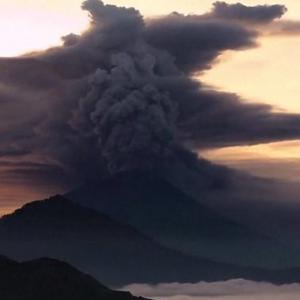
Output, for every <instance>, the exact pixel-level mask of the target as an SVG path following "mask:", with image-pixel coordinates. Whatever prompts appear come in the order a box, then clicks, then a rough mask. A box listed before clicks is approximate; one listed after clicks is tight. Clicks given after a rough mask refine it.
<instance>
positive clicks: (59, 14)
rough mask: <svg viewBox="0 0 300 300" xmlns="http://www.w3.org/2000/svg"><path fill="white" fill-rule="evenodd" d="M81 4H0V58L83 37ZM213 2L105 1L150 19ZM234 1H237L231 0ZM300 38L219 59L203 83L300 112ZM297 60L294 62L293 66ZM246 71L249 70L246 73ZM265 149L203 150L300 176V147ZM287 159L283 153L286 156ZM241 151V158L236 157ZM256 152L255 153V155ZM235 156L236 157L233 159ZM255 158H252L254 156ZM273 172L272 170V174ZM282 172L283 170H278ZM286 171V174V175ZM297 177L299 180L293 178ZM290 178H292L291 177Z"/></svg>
mask: <svg viewBox="0 0 300 300" xmlns="http://www.w3.org/2000/svg"><path fill="white" fill-rule="evenodd" d="M81 2H82V1H81V0H66V1H63V2H61V1H58V0H53V1H42V0H29V1H24V0H14V1H10V0H2V1H1V3H0V36H1V47H0V56H16V55H19V54H22V53H24V52H28V51H32V50H36V49H45V48H47V47H49V46H53V45H58V44H61V37H62V36H64V35H67V34H68V33H70V32H74V33H80V32H81V31H82V30H84V29H85V28H87V26H88V22H89V20H88V17H87V14H86V13H85V12H83V11H82V10H81V8H80V6H81ZM213 2H214V1H208V0H204V1H201V3H200V2H199V1H197V0H184V1H181V0H176V1H173V0H172V1H171V0H169V1H168V0H162V1H159V4H158V3H157V4H155V5H153V1H146V0H145V1H137V0H131V1H129V0H128V1H127V0H119V1H106V3H110V4H116V5H122V6H127V7H130V6H133V7H135V8H137V9H139V10H140V11H141V12H142V13H143V14H144V15H146V16H154V15H162V14H167V13H170V12H172V11H179V12H181V13H185V14H201V13H204V12H207V11H208V10H209V9H210V8H211V5H212V3H213ZM227 2H228V3H235V2H236V1H227ZM243 3H244V4H246V5H258V4H265V3H266V4H274V3H275V2H274V1H270V0H267V1H266V0H265V1H263V3H262V2H261V1H254V0H248V1H247V0H245V1H243ZM283 4H284V5H286V6H287V8H288V12H287V14H286V15H285V17H284V18H286V19H294V20H297V19H300V13H299V11H300V3H299V1H297V0H288V1H284V3H283ZM299 54H300V37H299V36H290V37H278V36H276V37H265V38H262V39H260V47H259V48H255V49H248V50H247V51H241V52H236V51H234V53H231V52H227V53H224V54H223V55H222V57H221V58H219V61H220V63H219V64H217V65H215V66H214V67H213V68H212V69H211V70H207V71H205V72H204V74H202V75H201V80H203V81H204V82H205V83H207V84H209V85H213V86H215V87H216V88H218V89H220V90H223V91H228V92H234V93H238V94H240V95H241V96H243V97H244V99H245V101H247V100H248V101H252V102H253V101H255V102H259V103H268V104H271V105H274V106H275V108H276V109H278V110H285V111H290V112H300V101H299V98H300V86H299V84H298V78H299V76H300V65H299V64H298V63H297V61H298V57H299ZM293 62H294V63H293ZM245 69H247V72H245ZM278 147H279V149H280V150H276V151H274V149H275V148H277V144H275V145H271V146H266V147H264V146H263V147H261V146H259V147H251V148H248V147H242V148H236V147H235V148H234V149H231V148H230V149H222V150H217V151H216V152H214V151H213V152H211V151H209V152H204V153H203V155H205V157H207V158H209V159H212V160H215V161H217V162H219V163H223V164H229V165H233V166H234V167H236V168H240V169H245V170H247V171H250V172H253V173H254V174H258V175H262V176H265V175H266V176H268V175H269V174H271V175H273V176H275V177H279V178H282V174H283V173H282V172H281V171H279V172H276V170H275V172H274V168H272V167H271V168H269V166H267V168H262V167H259V168H255V165H257V164H256V163H255V162H254V161H253V159H254V160H255V159H256V158H257V160H261V159H264V158H266V157H270V158H271V159H272V162H270V163H271V165H274V163H275V164H276V166H277V167H278V166H279V167H280V166H282V168H284V169H286V168H288V169H289V170H290V169H291V168H292V169H293V171H291V174H292V177H293V179H294V178H297V179H298V178H299V177H300V174H299V167H298V164H296V165H295V164H291V163H290V156H291V155H292V156H293V158H295V156H296V159H300V154H299V155H298V154H296V155H295V153H297V152H298V153H299V151H298V149H299V147H300V144H298V143H297V142H295V143H292V144H291V143H287V144H285V143H284V144H283V145H278ZM283 148H284V153H286V155H283V156H282V155H279V151H280V153H282V152H283V150H282V149H283ZM236 152H239V155H238V157H236V156H235V153H236ZM250 152H251V154H250ZM231 154H232V155H231ZM249 154H250V155H249ZM270 169H271V170H272V171H271V172H270V171H269V170H270ZM276 169H277V170H279V169H280V168H276ZM286 173H288V172H286V171H284V175H286ZM295 173H296V177H295V176H294V175H295ZM288 175H289V174H288Z"/></svg>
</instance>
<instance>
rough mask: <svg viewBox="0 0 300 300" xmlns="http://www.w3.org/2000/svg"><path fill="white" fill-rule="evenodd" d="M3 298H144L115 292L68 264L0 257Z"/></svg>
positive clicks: (0, 290) (118, 299)
mask: <svg viewBox="0 0 300 300" xmlns="http://www.w3.org/2000/svg"><path fill="white" fill-rule="evenodd" d="M0 299H1V300H138V299H139V300H142V299H143V298H138V297H133V296H132V295H131V294H130V293H127V292H115V291H112V290H110V289H108V288H107V287H105V286H103V285H101V284H100V283H98V282H97V281H96V280H95V279H93V278H92V277H90V276H88V275H85V274H83V273H81V272H79V271H78V270H76V269H75V268H73V267H71V266H70V265H68V264H67V263H64V262H61V261H56V260H52V259H45V258H44V259H39V260H35V261H28V262H24V263H17V262H15V261H12V260H9V259H8V258H6V257H3V256H1V257H0Z"/></svg>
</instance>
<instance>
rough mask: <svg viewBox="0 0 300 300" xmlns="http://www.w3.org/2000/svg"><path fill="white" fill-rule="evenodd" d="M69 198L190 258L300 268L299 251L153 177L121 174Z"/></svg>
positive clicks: (149, 175)
mask: <svg viewBox="0 0 300 300" xmlns="http://www.w3.org/2000/svg"><path fill="white" fill-rule="evenodd" d="M66 197H68V198H69V199H71V200H72V201H74V202H76V203H78V204H81V205H83V206H87V207H91V208H93V209H95V210H98V211H101V212H104V213H105V214H107V215H109V216H110V217H111V218H112V219H113V220H115V221H117V222H119V223H121V224H128V225H130V226H132V227H134V228H136V229H138V230H140V231H141V232H143V233H145V234H146V235H147V236H149V237H150V238H151V239H153V240H155V241H157V242H158V243H160V244H162V245H164V246H166V247H169V248H172V249H176V250H178V251H181V252H183V253H185V254H188V255H192V256H197V257H200V258H203V257H205V258H208V259H212V260H215V261H220V262H226V263H232V264H237V265H243V266H255V267H263V268H285V267H293V266H297V265H300V258H299V255H298V253H297V251H296V250H295V251H294V250H292V249H290V248H288V247H285V246H284V245H282V244H281V243H279V242H277V241H274V240H272V239H270V238H269V237H266V236H264V235H263V234H260V233H259V232H256V231H253V230H251V229H250V228H247V227H245V226H244V225H241V224H239V223H237V222H236V221H232V220H230V219H228V218H226V217H223V216H221V215H220V214H219V213H217V212H215V211H213V210H212V209H210V208H208V207H206V206H205V205H203V204H200V203H198V202H197V201H195V200H194V199H192V198H190V197H189V196H187V195H186V194H185V193H183V192H182V191H181V190H179V189H178V188H176V187H174V186H173V185H172V184H170V183H169V182H167V181H166V180H164V179H163V178H160V177H159V176H156V174H153V173H146V172H138V171H132V172H122V173H118V174H116V175H115V176H112V177H109V178H107V179H103V180H99V181H93V182H89V183H87V184H85V185H83V186H81V187H80V188H79V189H76V190H74V191H72V192H70V193H68V194H67V195H66Z"/></svg>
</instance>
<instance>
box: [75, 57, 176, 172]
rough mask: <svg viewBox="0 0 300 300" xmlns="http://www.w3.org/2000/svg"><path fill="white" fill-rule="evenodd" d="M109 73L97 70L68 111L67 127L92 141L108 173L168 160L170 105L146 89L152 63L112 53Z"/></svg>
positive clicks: (162, 95)
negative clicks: (101, 156) (87, 136)
mask: <svg viewBox="0 0 300 300" xmlns="http://www.w3.org/2000/svg"><path fill="white" fill-rule="evenodd" d="M111 63H112V67H111V69H110V70H108V71H107V70H103V69H98V70H97V71H96V73H95V74H94V75H93V76H92V77H91V79H90V90H89V92H88V93H87V95H86V96H85V97H83V98H81V99H80V101H79V107H78V108H77V109H76V110H74V112H73V117H72V119H71V122H70V123H71V125H72V127H73V128H74V129H76V130H78V131H79V132H80V134H81V135H95V136H97V139H98V145H99V149H101V152H102V155H103V156H104V158H106V159H107V161H108V164H109V169H110V170H111V171H113V172H115V171H120V170H126V169H131V168H144V167H146V168H151V165H152V163H153V162H154V161H157V160H160V159H162V158H164V157H166V156H167V155H168V147H169V143H170V141H172V139H173V130H174V125H175V120H176V103H175V102H173V101H171V99H170V98H169V95H168V93H167V92H164V91H160V90H159V89H158V88H156V87H155V85H153V84H151V81H152V80H151V78H152V77H154V76H155V75H154V68H155V65H156V59H155V57H154V56H153V55H151V54H149V53H139V55H138V56H136V57H134V56H132V55H130V54H128V53H117V54H114V55H112V57H111Z"/></svg>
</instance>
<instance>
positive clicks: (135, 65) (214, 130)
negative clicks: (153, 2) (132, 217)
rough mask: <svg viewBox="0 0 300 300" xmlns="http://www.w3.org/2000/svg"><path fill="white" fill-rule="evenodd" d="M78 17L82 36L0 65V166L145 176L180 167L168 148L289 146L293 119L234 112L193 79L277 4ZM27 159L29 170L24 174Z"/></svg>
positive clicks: (239, 44) (294, 134)
mask: <svg viewBox="0 0 300 300" xmlns="http://www.w3.org/2000/svg"><path fill="white" fill-rule="evenodd" d="M82 8H83V9H84V10H86V11H88V12H89V14H90V19H91V22H90V27H89V28H88V29H87V30H86V31H85V32H83V33H82V34H81V35H76V34H70V35H68V36H66V37H64V38H63V41H64V45H63V46H62V47H56V48H52V49H48V50H46V51H41V52H38V53H33V54H29V55H27V56H24V57H21V58H17V59H11V60H9V61H8V60H5V59H4V60H1V59H0V66H1V72H0V105H1V110H0V118H1V120H2V122H1V123H0V141H1V144H0V156H5V157H6V158H11V160H12V161H14V160H16V161H17V162H20V161H21V162H23V161H25V162H28V161H29V167H28V168H30V172H33V173H34V176H37V177H38V178H40V177H41V175H40V174H41V173H42V174H48V173H49V167H51V168H52V167H53V165H54V166H55V170H57V171H56V172H55V176H53V177H55V178H57V177H58V176H57V174H58V173H60V174H61V178H69V177H71V181H72V182H73V181H76V182H78V181H84V180H89V179H90V178H91V177H98V176H99V175H100V176H102V175H103V174H104V175H107V169H109V171H110V172H117V171H121V170H128V169H133V168H142V169H145V168H146V169H149V168H152V167H155V166H161V165H162V164H161V162H162V161H164V162H167V164H168V163H169V161H168V160H167V159H166V158H168V157H170V158H172V161H174V160H176V158H178V160H180V161H182V160H183V158H182V157H179V156H180V155H179V152H178V151H175V148H176V147H177V146H178V145H179V146H184V147H187V148H190V149H203V148H216V147H224V146H233V145H245V144H257V143H264V142H272V141H280V140H288V139H297V138H299V136H300V135H299V132H300V130H299V128H300V116H299V115H296V114H287V113H275V112H273V111H272V107H271V106H268V105H262V104H252V103H249V102H243V101H242V99H240V98H239V96H238V95H235V94H228V93H223V92H219V91H216V90H214V89H213V88H209V87H206V86H205V85H204V84H203V83H201V82H200V81H199V80H198V79H197V80H196V79H195V77H194V75H195V74H197V73H201V72H203V71H204V70H207V69H209V68H211V67H212V66H213V64H214V63H215V61H216V58H218V57H219V56H220V55H221V54H222V53H223V52H224V51H227V50H243V49H248V48H252V47H254V46H256V38H257V37H258V36H259V34H260V31H259V30H260V28H262V27H263V26H269V27H270V28H271V27H272V22H273V21H274V20H275V19H279V18H280V17H281V16H282V15H283V13H284V12H285V11H286V9H285V7H284V6H280V5H279V6H278V5H272V6H257V7H246V6H242V5H227V4H224V3H223V2H217V3H215V4H214V7H213V9H212V10H211V12H209V13H207V14H203V15H182V14H179V13H176V12H175V13H172V14H170V15H167V16H161V17H157V18H152V19H151V18H147V19H144V18H143V17H142V16H141V14H140V13H139V12H138V11H137V10H135V9H133V8H124V7H117V6H114V5H105V4H104V3H103V2H102V1H98V0H88V1H86V2H84V4H83V6H82ZM257 16H259V18H257ZM25 73H26V76H20V74H25ZM3 86H5V89H4V88H3ZM28 107H30V108H31V109H30V110H28V109H27V108H28ZM26 109H27V113H26V114H23V111H24V110H26ZM20 115H22V118H20ZM14 120H16V121H14ZM174 146H175V147H174ZM177 149H178V148H177ZM36 160H38V161H39V162H41V164H39V167H37V166H36V164H34V165H32V161H34V162H35V161H36ZM5 163H7V162H5ZM8 163H11V162H10V161H9V162H8ZM18 166H19V168H21V171H22V170H23V168H24V167H23V166H22V165H21V164H18ZM30 166H32V167H30ZM14 170H15V167H14ZM25 171H26V172H27V169H26V170H25ZM18 173H20V170H18ZM218 173H219V172H218ZM47 176H48V175H47ZM47 178H48V177H47ZM68 180H69V179H68ZM59 181H61V180H59Z"/></svg>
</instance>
